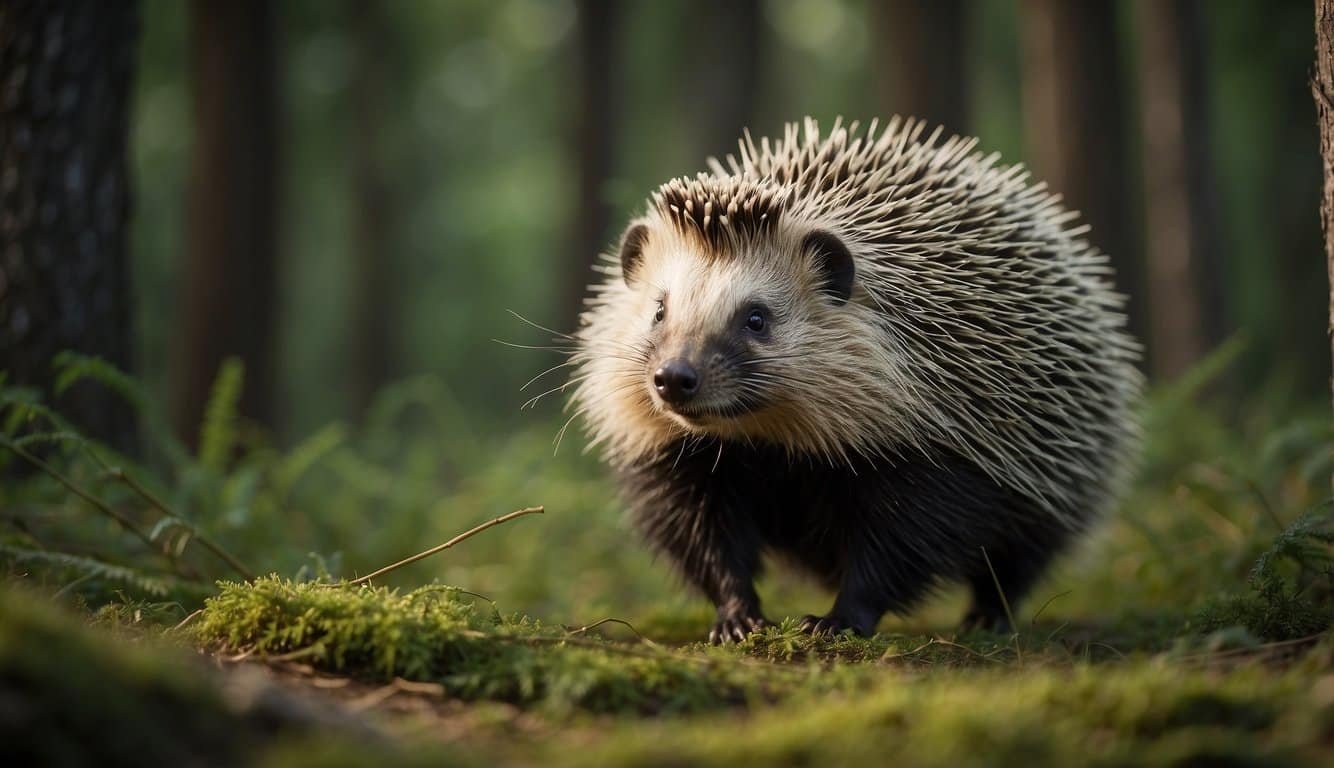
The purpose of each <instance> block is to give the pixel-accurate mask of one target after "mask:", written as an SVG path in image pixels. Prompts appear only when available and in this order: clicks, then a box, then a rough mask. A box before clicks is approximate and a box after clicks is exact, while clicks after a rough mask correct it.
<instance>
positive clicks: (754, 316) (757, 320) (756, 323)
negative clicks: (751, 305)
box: [746, 309, 766, 333]
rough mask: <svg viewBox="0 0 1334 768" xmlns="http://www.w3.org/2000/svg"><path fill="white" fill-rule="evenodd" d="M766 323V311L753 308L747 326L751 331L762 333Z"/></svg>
mask: <svg viewBox="0 0 1334 768" xmlns="http://www.w3.org/2000/svg"><path fill="white" fill-rule="evenodd" d="M765 325H766V323H765V320H764V313H763V312H761V311H760V310H758V309H752V310H751V311H750V317H748V318H746V328H748V329H750V331H751V333H762V332H764V326H765Z"/></svg>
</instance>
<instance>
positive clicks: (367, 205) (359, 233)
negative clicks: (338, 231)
mask: <svg viewBox="0 0 1334 768" xmlns="http://www.w3.org/2000/svg"><path fill="white" fill-rule="evenodd" d="M347 7H348V12H349V14H348V16H349V21H350V23H351V25H352V38H353V40H352V45H353V72H352V102H353V110H354V112H355V114H354V115H353V135H352V158H353V163H352V173H353V178H352V195H353V201H352V205H353V216H354V217H355V219H354V222H353V230H354V234H353V280H354V282H353V284H352V286H351V288H352V313H351V314H352V334H353V336H352V349H351V355H350V357H351V360H350V361H349V362H350V367H351V371H350V375H351V388H352V408H353V413H354V414H355V415H357V416H362V415H364V414H365V413H366V410H367V409H368V408H369V407H370V405H371V401H372V400H373V399H374V397H375V393H376V392H377V391H379V389H380V387H382V386H383V385H384V383H385V382H386V381H387V380H388V379H389V375H390V355H391V349H392V342H393V334H392V332H391V328H392V327H393V319H394V306H393V303H392V302H391V301H390V300H389V291H390V282H391V278H392V275H393V259H392V251H393V249H392V243H391V242H390V240H391V233H392V232H393V225H392V222H391V220H390V217H391V215H392V212H393V210H394V207H393V205H392V201H391V200H390V194H391V187H390V183H389V175H388V171H387V168H386V160H385V147H384V138H383V133H384V121H383V119H382V117H383V115H384V112H385V107H386V105H385V99H384V94H385V93H386V92H387V91H388V90H389V83H388V82H387V77H386V71H385V70H386V66H387V63H386V61H385V59H386V57H387V56H389V55H391V41H390V32H389V20H388V19H387V18H386V8H385V3H384V2H383V0H349V2H348V4H347Z"/></svg>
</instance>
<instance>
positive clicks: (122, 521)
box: [0, 438, 175, 565]
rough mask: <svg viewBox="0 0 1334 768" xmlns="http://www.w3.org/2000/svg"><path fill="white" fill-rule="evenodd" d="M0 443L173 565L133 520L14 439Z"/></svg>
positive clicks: (168, 556) (168, 557) (170, 558)
mask: <svg viewBox="0 0 1334 768" xmlns="http://www.w3.org/2000/svg"><path fill="white" fill-rule="evenodd" d="M0 444H3V445H4V446H5V447H6V448H8V449H9V450H11V451H13V452H14V453H15V454H17V455H18V456H19V458H21V459H23V460H24V461H26V462H28V463H29V464H31V465H33V466H34V467H36V468H38V469H40V470H42V471H43V472H45V473H46V474H48V475H50V476H51V477H52V478H54V479H55V481H56V482H58V483H60V484H61V485H63V486H65V488H66V489H67V490H68V491H69V492H70V493H72V494H74V495H75V496H78V497H79V498H81V499H83V500H84V501H86V502H88V503H89V504H91V505H92V506H93V507H94V508H95V509H97V511H99V512H101V513H102V514H104V515H106V516H107V517H109V518H111V519H112V520H115V521H116V522H117V523H118V524H119V525H120V526H121V527H122V528H124V529H125V530H127V531H129V532H130V533H132V534H134V535H135V536H136V537H138V538H139V540H141V541H143V543H144V544H145V545H147V546H148V548H149V549H150V550H152V551H153V552H155V553H157V554H159V555H162V556H163V557H165V558H166V559H167V561H168V562H172V563H173V565H174V564H175V561H174V560H173V559H172V557H171V556H170V555H168V554H166V553H165V552H163V551H162V550H160V549H159V548H158V546H157V543H156V542H154V541H153V539H152V537H150V536H149V535H148V534H146V533H144V531H143V529H141V528H140V527H139V526H137V525H135V524H134V521H133V520H130V519H129V518H128V517H125V516H124V515H122V514H121V513H119V512H117V511H116V510H115V509H113V508H112V507H111V506H110V505H108V504H107V503H106V502H104V501H102V500H101V499H99V498H97V497H96V496H94V495H93V494H91V493H89V492H88V491H85V490H84V489H83V488H81V487H79V485H78V484H77V483H75V482H74V481H73V480H71V479H69V478H68V477H65V476H64V475H63V474H61V473H60V471H59V470H57V469H56V468H55V467H53V466H51V465H50V464H47V463H46V462H45V461H43V460H41V459H40V458H38V457H37V456H34V455H33V454H31V453H29V452H28V451H26V450H24V448H23V447H22V446H19V445H17V444H15V443H14V441H12V440H10V439H8V438H0Z"/></svg>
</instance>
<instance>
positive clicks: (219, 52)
mask: <svg viewBox="0 0 1334 768" xmlns="http://www.w3.org/2000/svg"><path fill="white" fill-rule="evenodd" d="M275 14H276V11H275V8H274V6H273V4H271V3H269V2H267V1H266V0H235V1H234V2H233V1H229V0H193V2H191V4H190V32H189V34H190V45H189V49H190V78H191V85H192V90H193V104H194V132H195V133H194V149H193V157H192V158H191V168H190V173H191V176H190V188H189V232H188V235H187V246H186V249H187V250H186V254H185V257H186V258H185V261H186V264H185V274H184V280H183V285H182V291H181V297H180V301H181V304H180V321H179V326H180V334H179V336H178V337H177V338H178V344H177V349H176V354H175V359H174V363H175V366H176V370H175V375H174V377H173V398H172V417H173V419H172V420H173V424H174V426H175V429H176V431H177V434H178V435H180V437H181V438H182V439H183V440H185V441H186V443H187V444H189V445H194V444H195V442H196V441H197V440H198V431H199V423H200V418H201V416H202V414H203V412H204V407H205V404H206V402H207V400H208V395H209V391H210V388H211V386H212V383H213V379H214V377H215V376H216V374H217V371H218V367H219V365H220V363H221V362H222V361H223V360H225V359H226V358H228V357H232V356H236V357H239V358H240V359H241V361H242V362H243V363H244V364H245V375H246V381H245V392H244V395H243V396H242V399H241V414H242V415H243V416H244V417H246V418H248V419H251V420H254V421H256V422H258V423H260V424H264V425H270V426H271V425H272V424H273V420H274V415H275V414H274V380H275V374H274V368H275V336H276V328H275V315H276V311H275V309H276V297H277V251H278V203H279V199H278V198H279V191H278V189H279V187H278V97H277V95H278V94H277V87H278V85H277V84H278V80H279V77H280V73H279V71H278V67H277V64H276V61H277V19H276V15H275Z"/></svg>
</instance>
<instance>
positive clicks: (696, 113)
mask: <svg viewBox="0 0 1334 768" xmlns="http://www.w3.org/2000/svg"><path fill="white" fill-rule="evenodd" d="M688 16H689V19H690V21H691V23H692V29H691V40H692V41H693V46H692V47H693V48H694V50H695V52H696V53H695V55H693V56H691V57H690V58H691V62H692V65H693V72H694V78H693V81H692V82H691V85H690V96H689V98H690V99H691V101H692V102H693V103H694V105H695V108H694V109H692V110H691V114H692V116H693V117H694V119H695V122H696V144H697V145H698V147H699V151H698V153H697V154H698V160H700V161H701V167H702V161H703V160H704V158H706V157H710V156H713V157H720V158H721V157H723V156H725V155H728V154H732V153H735V152H736V151H737V141H738V140H739V139H740V138H741V133H742V129H744V128H752V127H754V126H753V121H754V120H755V117H756V105H757V104H758V103H759V95H760V89H761V87H762V78H761V73H762V67H761V64H762V62H763V58H764V53H765V47H764V43H765V37H764V12H763V8H761V5H760V0H734V1H733V2H727V3H717V2H709V0H694V1H693V2H692V3H691V5H690V8H689V10H688Z"/></svg>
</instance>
